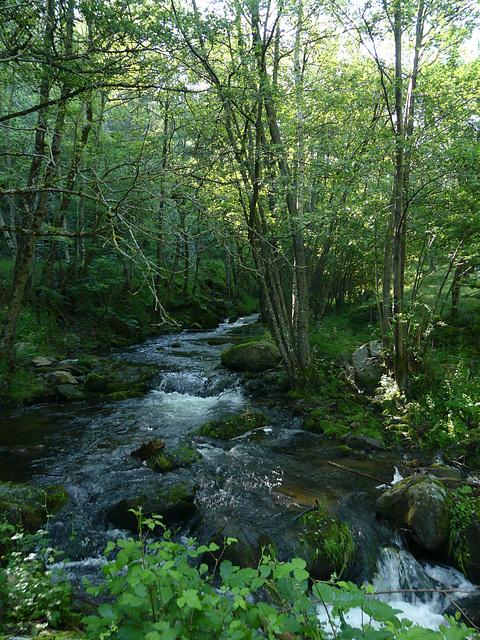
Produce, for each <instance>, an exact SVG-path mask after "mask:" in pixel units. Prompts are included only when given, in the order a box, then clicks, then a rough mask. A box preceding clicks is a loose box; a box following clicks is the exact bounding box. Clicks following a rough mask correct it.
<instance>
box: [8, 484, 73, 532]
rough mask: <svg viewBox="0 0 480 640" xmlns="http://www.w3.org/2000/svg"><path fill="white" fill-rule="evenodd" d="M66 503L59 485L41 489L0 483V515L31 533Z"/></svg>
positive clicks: (64, 491) (65, 492) (63, 490)
mask: <svg viewBox="0 0 480 640" xmlns="http://www.w3.org/2000/svg"><path fill="white" fill-rule="evenodd" d="M67 502H68V493H67V491H66V490H65V489H64V488H63V487H61V486H60V485H51V486H49V487H46V489H43V488H42V487H38V486H36V485H29V484H18V483H16V482H2V483H0V515H1V516H2V517H3V518H5V519H6V520H7V521H8V522H9V523H10V524H13V525H14V526H21V527H22V528H23V530H24V531H26V532H28V533H33V532H35V531H37V530H38V529H40V527H41V526H42V524H44V523H45V522H46V520H47V518H48V517H49V516H51V515H54V514H55V513H57V511H59V510H60V509H61V508H62V507H63V506H64V505H65V504H66V503H67Z"/></svg>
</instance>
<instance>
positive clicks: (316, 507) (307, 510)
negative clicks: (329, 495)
mask: <svg viewBox="0 0 480 640" xmlns="http://www.w3.org/2000/svg"><path fill="white" fill-rule="evenodd" d="M319 506H320V505H319V504H318V500H317V499H316V498H315V504H312V506H311V507H308V509H305V511H302V513H299V514H298V516H295V518H294V519H293V522H296V521H297V520H299V519H300V518H301V517H302V516H304V515H305V514H306V513H310V511H315V510H316V509H318V507H319Z"/></svg>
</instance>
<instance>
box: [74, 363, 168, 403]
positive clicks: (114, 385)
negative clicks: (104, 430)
mask: <svg viewBox="0 0 480 640" xmlns="http://www.w3.org/2000/svg"><path fill="white" fill-rule="evenodd" d="M155 373H156V370H155V367H154V366H153V365H145V364H143V365H138V364H132V363H128V362H119V361H114V362H103V363H101V364H98V365H97V366H96V367H95V369H94V370H93V371H91V372H90V373H89V374H88V376H87V377H86V379H85V388H86V389H87V390H88V391H90V392H92V393H100V394H102V395H112V394H117V397H118V399H122V398H124V397H132V396H133V397H136V396H137V394H141V393H145V392H146V391H148V389H149V388H150V385H151V382H152V378H153V376H154V375H155ZM118 394H123V395H118Z"/></svg>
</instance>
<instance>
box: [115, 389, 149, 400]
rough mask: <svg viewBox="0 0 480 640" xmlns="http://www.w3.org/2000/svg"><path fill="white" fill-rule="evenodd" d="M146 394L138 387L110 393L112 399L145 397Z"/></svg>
mask: <svg viewBox="0 0 480 640" xmlns="http://www.w3.org/2000/svg"><path fill="white" fill-rule="evenodd" d="M144 395H145V394H144V393H143V392H142V391H138V390H137V389H130V390H129V391H116V392H115V393H111V394H110V396H109V397H110V398H111V400H128V399H129V398H143V396H144Z"/></svg>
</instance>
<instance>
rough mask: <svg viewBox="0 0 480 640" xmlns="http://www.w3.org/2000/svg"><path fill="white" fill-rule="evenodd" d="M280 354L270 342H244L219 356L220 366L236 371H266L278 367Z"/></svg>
mask: <svg viewBox="0 0 480 640" xmlns="http://www.w3.org/2000/svg"><path fill="white" fill-rule="evenodd" d="M281 360H282V357H281V356H280V352H279V350H278V349H277V347H276V346H275V345H273V344H272V343H271V342H245V343H244V344H237V345H235V346H233V347H230V348H229V349H226V350H225V351H224V352H223V353H222V355H221V361H222V364H223V365H224V366H225V367H229V368H230V369H235V370H236V371H251V372H253V373H257V372H259V371H267V370H268V369H273V368H274V367H276V366H278V365H279V364H280V362H281Z"/></svg>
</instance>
